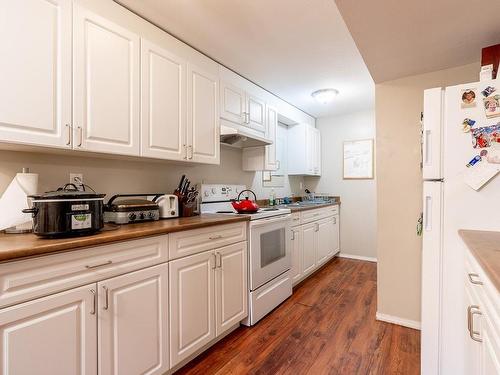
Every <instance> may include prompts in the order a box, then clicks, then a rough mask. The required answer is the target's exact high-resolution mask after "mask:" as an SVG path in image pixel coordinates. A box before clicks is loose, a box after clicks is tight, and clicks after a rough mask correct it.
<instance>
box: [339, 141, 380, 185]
mask: <svg viewBox="0 0 500 375" xmlns="http://www.w3.org/2000/svg"><path fill="white" fill-rule="evenodd" d="M343 164H344V168H343V169H344V176H343V178H344V180H367V179H373V139H361V140H356V141H344V160H343Z"/></svg>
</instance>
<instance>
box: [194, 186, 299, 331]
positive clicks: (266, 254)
mask: <svg viewBox="0 0 500 375" xmlns="http://www.w3.org/2000/svg"><path fill="white" fill-rule="evenodd" d="M243 190H246V187H245V186H243V185H220V184H217V185H202V186H201V199H202V200H201V205H200V211H201V213H218V214H224V215H247V216H249V217H250V221H249V223H248V238H249V240H248V260H249V261H248V264H249V270H248V275H249V278H248V286H249V297H248V307H249V308H248V317H247V318H246V319H245V320H244V321H243V322H242V323H243V324H245V325H249V326H251V325H254V324H255V323H257V322H258V321H259V320H260V319H261V318H263V317H264V316H265V315H266V314H268V313H269V312H270V311H271V310H273V309H274V308H275V307H276V306H278V305H279V304H280V303H282V302H283V301H284V300H286V299H287V298H288V297H290V296H291V295H292V277H291V275H290V268H291V233H292V232H291V228H290V218H291V211H290V209H287V208H264V209H260V210H259V211H258V212H256V213H254V214H238V213H237V212H236V210H235V209H234V208H233V207H232V205H231V200H232V199H237V197H238V195H239V193H240V192H241V191H243ZM245 197H246V195H244V196H242V197H241V198H242V199H244V198H245Z"/></svg>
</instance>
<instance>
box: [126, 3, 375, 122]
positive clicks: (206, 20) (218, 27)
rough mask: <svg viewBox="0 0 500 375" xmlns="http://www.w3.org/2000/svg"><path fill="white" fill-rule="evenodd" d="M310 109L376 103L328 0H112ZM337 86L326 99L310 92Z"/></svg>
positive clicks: (328, 111)
mask: <svg viewBox="0 0 500 375" xmlns="http://www.w3.org/2000/svg"><path fill="white" fill-rule="evenodd" d="M117 2H119V3H121V4H123V5H125V6H126V7H127V8H129V9H131V10H132V11H134V12H135V13H137V14H139V15H141V16H143V17H144V18H146V19H148V20H150V21H151V22H153V23H154V24H156V25H158V26H160V27H161V28H162V29H164V30H166V31H168V32H169V33H171V34H173V35H174V36H176V37H177V38H179V39H181V40H183V41H185V42H186V43H188V44H190V45H191V46H193V47H195V48H196V49H198V50H200V51H202V52H203V53H205V54H206V55H208V56H210V57H212V58H213V59H215V60H217V61H218V62H220V63H222V64H223V65H225V66H227V67H228V68H230V69H232V70H234V71H236V72H238V73H240V74H241V75H243V76H244V77H246V78H248V79H250V80H251V81H253V82H255V83H257V84H259V85H260V86H262V87H263V88H265V89H267V90H269V91H271V92H273V93H274V94H276V95H277V96H279V97H281V98H282V99H284V100H286V101H288V102H289V103H291V104H293V105H295V106H296V107H298V108H300V109H302V110H304V111H305V112H307V113H309V114H311V115H313V116H315V117H323V116H328V115H336V114H340V113H346V112H351V111H354V110H360V109H365V108H366V109H369V108H373V106H374V84H373V81H372V79H371V77H370V74H369V72H368V70H367V68H366V66H365V64H364V62H363V60H362V58H361V55H360V54H359V52H358V50H357V48H356V45H355V44H354V41H353V39H352V37H351V35H350V34H349V31H348V30H347V27H346V25H345V23H344V21H343V19H342V17H341V15H340V13H339V11H338V9H337V6H336V5H335V2H334V1H333V0H307V1H305V0H271V1H270V0H250V1H248V0H247V1H243V0H217V1H214V0H117ZM328 87H332V88H336V89H337V90H339V91H340V95H338V96H337V98H336V100H335V101H334V102H333V103H332V104H329V105H322V104H318V103H316V102H315V101H314V100H313V99H312V98H311V92H312V91H314V90H317V89H321V88H328Z"/></svg>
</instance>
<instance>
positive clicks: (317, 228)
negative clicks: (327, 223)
mask: <svg viewBox="0 0 500 375" xmlns="http://www.w3.org/2000/svg"><path fill="white" fill-rule="evenodd" d="M315 225H316V232H319V224H318V223H315Z"/></svg>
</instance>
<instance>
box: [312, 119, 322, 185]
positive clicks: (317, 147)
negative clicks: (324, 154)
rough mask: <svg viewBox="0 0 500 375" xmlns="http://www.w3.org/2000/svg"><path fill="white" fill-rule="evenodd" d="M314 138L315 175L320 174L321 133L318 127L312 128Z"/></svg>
mask: <svg viewBox="0 0 500 375" xmlns="http://www.w3.org/2000/svg"><path fill="white" fill-rule="evenodd" d="M313 135H314V136H313V138H314V155H313V160H314V174H315V175H316V176H320V175H321V134H320V132H319V130H318V129H316V128H314V129H313Z"/></svg>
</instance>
